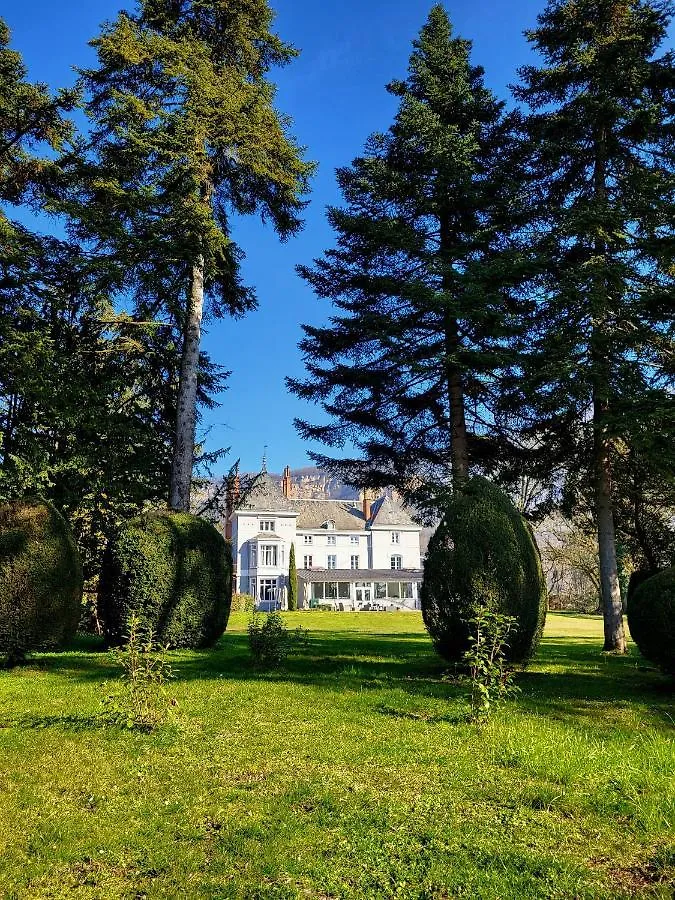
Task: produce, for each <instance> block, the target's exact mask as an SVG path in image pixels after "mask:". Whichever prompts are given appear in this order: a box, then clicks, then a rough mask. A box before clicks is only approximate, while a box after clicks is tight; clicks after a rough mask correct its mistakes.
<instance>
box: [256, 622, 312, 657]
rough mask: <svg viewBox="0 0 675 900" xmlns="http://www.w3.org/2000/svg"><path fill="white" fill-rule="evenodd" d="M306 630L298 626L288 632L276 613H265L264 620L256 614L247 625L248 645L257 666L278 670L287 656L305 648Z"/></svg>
mask: <svg viewBox="0 0 675 900" xmlns="http://www.w3.org/2000/svg"><path fill="white" fill-rule="evenodd" d="M307 640H308V634H307V630H306V629H304V628H302V626H300V625H299V626H298V627H297V628H296V629H294V630H293V631H289V629H288V626H287V625H286V623H285V622H284V620H283V617H282V616H281V614H280V613H278V612H271V613H267V615H266V616H265V617H264V619H263V618H262V617H261V616H259V615H258V614H257V613H256V614H254V615H253V616H252V617H251V621H250V622H249V623H248V644H249V647H250V648H251V655H252V656H253V659H254V661H255V663H256V665H257V666H260V668H262V669H278V668H279V667H280V666H282V665H283V664H284V662H285V661H286V658H287V656H288V654H289V653H290V652H291V651H292V650H294V649H296V648H298V647H300V646H306V644H307Z"/></svg>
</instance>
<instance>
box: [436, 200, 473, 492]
mask: <svg viewBox="0 0 675 900" xmlns="http://www.w3.org/2000/svg"><path fill="white" fill-rule="evenodd" d="M450 245H451V239H450V234H449V228H448V223H447V220H444V219H443V217H441V221H440V249H441V255H442V257H443V262H444V264H445V265H450V262H449V255H450ZM452 287H453V285H452V280H451V278H450V277H449V276H447V275H444V277H443V289H444V291H445V292H446V293H450V291H451V290H452ZM443 328H444V332H445V334H444V338H445V371H446V388H447V392H448V409H449V411H450V459H451V464H452V480H453V483H454V485H455V487H458V486H459V485H461V483H462V482H463V481H466V479H467V478H468V477H469V442H468V439H467V434H466V414H465V410H464V382H463V379H462V373H461V371H460V368H459V366H458V365H457V361H456V360H457V351H458V350H459V326H458V323H457V319H456V318H454V317H453V316H452V315H451V314H450V312H449V311H448V310H447V309H446V311H445V314H444V320H443Z"/></svg>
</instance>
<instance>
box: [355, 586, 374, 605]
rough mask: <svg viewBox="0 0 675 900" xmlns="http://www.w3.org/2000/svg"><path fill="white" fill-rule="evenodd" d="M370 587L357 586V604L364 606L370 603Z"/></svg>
mask: <svg viewBox="0 0 675 900" xmlns="http://www.w3.org/2000/svg"><path fill="white" fill-rule="evenodd" d="M370 590H371V589H370V588H369V587H357V588H356V605H357V606H362V605H363V604H364V603H370Z"/></svg>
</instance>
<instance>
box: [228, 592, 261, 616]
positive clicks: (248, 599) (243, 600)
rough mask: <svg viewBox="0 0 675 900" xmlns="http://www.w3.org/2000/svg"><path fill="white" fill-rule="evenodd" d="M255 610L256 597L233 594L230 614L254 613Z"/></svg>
mask: <svg viewBox="0 0 675 900" xmlns="http://www.w3.org/2000/svg"><path fill="white" fill-rule="evenodd" d="M254 610H255V597H252V596H251V595H250V594H232V606H231V607H230V612H247V613H252V612H253V611H254Z"/></svg>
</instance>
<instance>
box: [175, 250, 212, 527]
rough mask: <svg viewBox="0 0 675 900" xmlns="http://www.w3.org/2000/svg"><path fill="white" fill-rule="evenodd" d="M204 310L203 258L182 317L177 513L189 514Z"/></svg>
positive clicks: (197, 265) (193, 279) (177, 433)
mask: <svg viewBox="0 0 675 900" xmlns="http://www.w3.org/2000/svg"><path fill="white" fill-rule="evenodd" d="M203 311H204V257H203V256H199V257H198V258H197V260H196V262H195V264H194V266H193V267H192V284H191V287H190V298H189V302H188V308H187V311H186V318H185V335H184V339H183V352H182V355H181V366H180V378H179V381H178V412H177V415H176V434H175V440H174V448H173V460H172V464H171V490H170V497H169V506H170V507H171V509H173V510H175V511H176V512H189V511H190V487H191V485H192V468H193V466H194V448H195V430H196V424H197V375H198V371H199V345H200V343H201V331H202V315H203Z"/></svg>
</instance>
